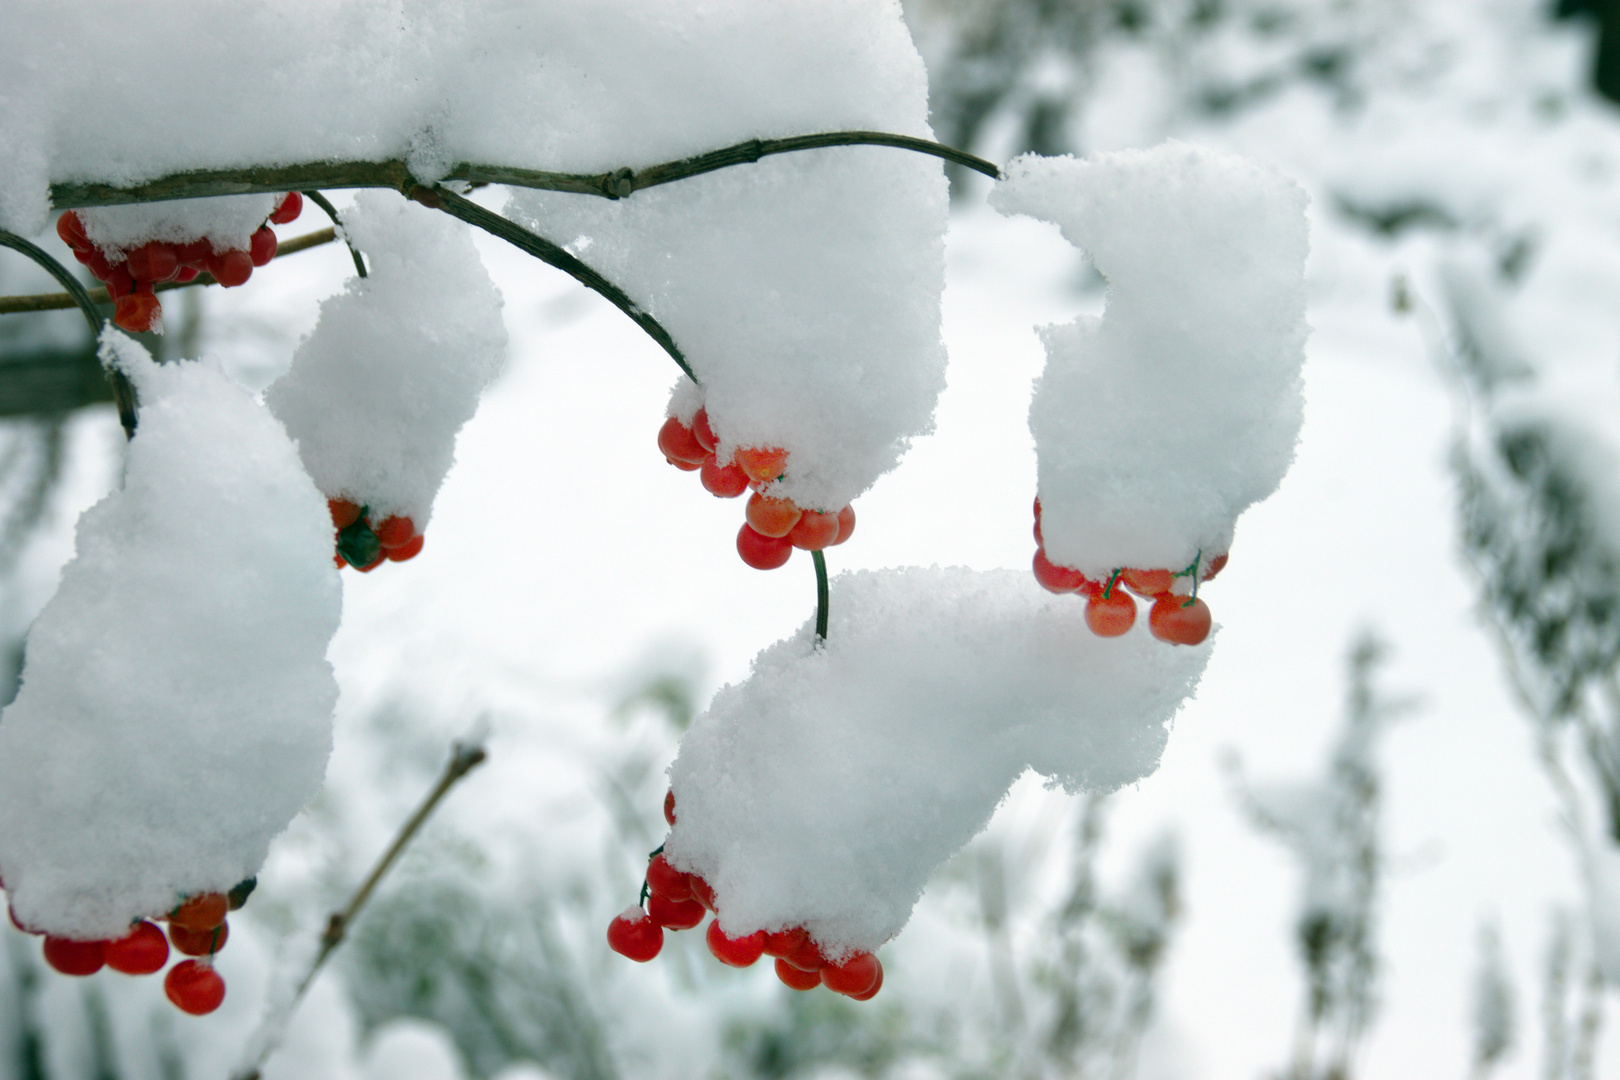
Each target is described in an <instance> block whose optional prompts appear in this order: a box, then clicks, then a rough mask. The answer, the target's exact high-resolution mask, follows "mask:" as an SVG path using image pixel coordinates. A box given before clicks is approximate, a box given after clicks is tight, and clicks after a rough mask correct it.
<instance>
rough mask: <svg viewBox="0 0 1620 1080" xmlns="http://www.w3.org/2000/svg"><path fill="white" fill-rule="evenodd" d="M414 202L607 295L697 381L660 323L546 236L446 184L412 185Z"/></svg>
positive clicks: (689, 376)
mask: <svg viewBox="0 0 1620 1080" xmlns="http://www.w3.org/2000/svg"><path fill="white" fill-rule="evenodd" d="M407 194H408V195H409V196H410V197H411V198H413V199H415V200H416V201H418V202H420V203H422V204H424V205H427V206H432V207H434V208H436V209H439V210H443V211H444V212H445V213H447V214H449V215H450V216H451V217H454V218H459V219H460V220H462V221H465V222H466V223H467V224H469V225H476V226H478V227H479V228H480V229H483V230H484V231H485V232H487V233H489V234H490V235H492V236H498V237H500V238H501V239H502V240H505V241H506V242H507V243H509V244H512V245H514V246H515V247H517V248H519V249H520V250H522V251H525V252H527V253H529V254H530V255H533V256H534V257H535V258H537V259H539V260H540V261H541V262H543V263H548V264H550V265H552V266H555V267H556V268H557V269H559V270H561V271H562V272H563V273H565V274H568V275H569V276H571V277H572V278H573V279H574V280H575V281H578V282H579V283H580V284H581V285H584V286H585V287H586V288H588V289H593V290H595V291H596V292H597V293H599V294H601V295H602V296H604V297H606V298H607V300H608V301H609V302H610V303H611V304H613V306H614V307H616V308H618V309H619V310H620V311H622V312H624V313H625V314H626V315H628V316H629V317H630V319H631V321H632V322H634V323H635V324H636V325H637V326H639V327H641V328H642V329H643V330H645V331H646V332H647V336H649V337H651V338H652V339H653V340H654V341H656V342H658V344H659V345H660V346H662V347H663V350H664V351H665V352H667V353H669V355H670V356H671V357H672V358H673V359H674V361H675V363H677V364H679V365H680V369H681V370H682V371H684V372H686V376H687V378H689V379H691V380H692V381H693V382H697V381H698V378H697V376H696V375H694V374H692V369H691V367H690V366H689V365H688V364H687V362H686V357H685V355H683V354H682V353H681V350H680V348H679V347H678V346H677V345H676V344H675V339H674V338H672V337H670V336H669V331H668V330H665V329H664V327H663V324H662V323H660V322H659V321H658V320H657V319H655V318H653V317H652V316H651V315H649V314H647V312H646V311H644V310H642V308H641V306H640V305H638V304H637V303H636V302H635V301H634V300H632V299H630V297H629V296H627V295H625V292H624V290H623V289H621V288H619V287H618V286H617V285H615V284H613V282H611V281H609V280H608V279H607V278H605V277H603V276H602V275H601V274H599V273H597V272H596V271H595V270H593V269H592V268H591V267H589V266H587V265H585V264H584V263H583V262H581V261H580V260H579V259H577V258H575V257H574V256H573V255H570V254H569V253H568V252H567V251H565V250H563V249H562V248H560V247H558V246H557V245H556V244H554V243H552V242H551V241H550V240H547V239H546V238H545V237H543V236H540V235H538V234H536V233H532V232H530V231H529V230H528V229H525V228H524V227H523V226H521V225H519V224H517V223H516V222H514V221H512V220H511V219H510V218H505V217H502V216H501V215H500V214H497V213H495V212H494V211H493V210H486V209H485V208H484V207H482V206H479V205H478V204H477V203H475V202H473V201H472V200H471V199H466V198H463V197H462V196H460V195H457V194H456V193H455V192H453V191H451V190H449V189H448V188H445V187H436V188H431V189H429V188H414V189H412V190H411V191H410V192H408V193H407Z"/></svg>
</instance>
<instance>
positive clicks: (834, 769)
mask: <svg viewBox="0 0 1620 1080" xmlns="http://www.w3.org/2000/svg"><path fill="white" fill-rule="evenodd" d="M1084 609H1085V605H1083V604H1076V603H1075V602H1074V599H1073V598H1072V597H1064V596H1054V595H1052V594H1050V593H1048V592H1046V591H1044V590H1043V589H1041V588H1040V587H1039V586H1038V585H1037V584H1036V583H1035V582H1034V581H1033V579H1031V578H1030V576H1029V575H1028V574H1027V573H1023V572H1018V571H1008V570H1002V571H992V572H988V573H985V572H978V571H973V570H967V569H963V568H951V569H943V570H942V569H939V568H937V567H935V568H933V569H928V570H924V569H901V570H885V571H863V572H860V573H853V574H843V575H840V576H839V577H838V578H836V579H835V580H834V581H833V583H832V608H831V610H832V618H831V623H830V626H829V628H828V634H827V640H826V643H825V647H824V648H817V647H815V645H814V638H813V630H812V628H811V626H810V625H808V624H807V625H806V626H805V627H804V628H803V629H801V630H800V631H799V633H798V634H796V635H795V636H793V637H791V638H788V639H787V640H785V641H781V642H778V643H777V644H775V645H773V646H771V647H770V648H769V649H767V650H765V651H764V652H763V653H761V654H760V655H759V656H758V657H757V658H756V659H755V661H754V665H753V671H752V673H751V675H750V676H749V678H748V679H747V681H745V682H743V683H740V684H734V685H731V686H727V687H725V688H724V689H722V690H721V691H720V692H719V693H718V694H716V695H715V698H714V701H713V702H712V703H711V704H710V706H709V708H708V710H707V711H706V712H705V713H704V714H703V715H702V716H701V717H700V718H699V719H698V720H697V722H696V723H695V724H693V726H692V728H691V730H690V731H689V732H688V733H687V735H686V737H685V738H684V739H683V740H682V743H681V750H680V756H679V757H678V758H677V759H676V761H675V763H674V765H673V766H671V768H670V779H671V783H672V786H673V789H674V792H675V805H676V808H677V809H676V815H677V816H676V825H675V828H674V830H673V832H672V833H671V835H670V839H669V841H668V845H667V847H666V848H665V854H666V855H667V856H668V858H669V861H670V863H671V864H672V865H674V866H675V867H676V868H677V869H680V870H684V871H687V872H691V873H696V874H699V875H701V876H702V877H703V878H704V879H705V880H707V881H708V882H709V883H710V884H711V885H712V886H713V887H714V890H715V893H716V896H717V897H718V900H719V908H720V923H721V926H722V927H723V928H724V929H725V932H726V933H728V934H732V935H733V936H735V935H739V934H744V933H749V932H752V931H754V930H758V929H768V930H777V929H783V928H785V927H790V926H804V927H806V928H807V929H808V930H809V931H810V932H811V934H812V936H813V937H815V938H816V940H817V941H818V942H819V943H820V944H821V945H822V947H823V948H824V949H826V950H828V951H830V952H832V953H840V952H845V951H848V950H856V949H859V950H868V951H870V950H873V949H876V948H877V947H878V946H879V945H881V944H882V943H883V942H884V941H886V940H888V939H889V938H890V937H892V936H893V935H894V934H896V933H898V932H899V930H900V928H901V927H902V926H904V925H905V922H906V920H907V918H908V917H909V916H910V913H911V908H912V905H913V904H914V903H915V902H916V900H917V898H918V896H919V895H921V893H922V889H923V885H924V883H925V882H926V881H927V879H928V876H929V874H930V873H931V872H932V871H933V870H934V868H935V867H937V866H938V865H939V864H940V863H942V862H944V861H945V860H946V859H947V858H949V857H950V856H951V855H952V854H953V853H955V852H956V851H957V850H958V849H960V848H961V847H962V845H963V844H965V843H966V842H967V841H968V840H969V839H971V838H972V837H973V836H974V834H976V833H977V832H979V831H980V830H981V829H983V828H984V826H985V824H986V822H987V821H988V820H989V819H990V815H991V813H992V812H993V811H994V810H995V808H996V806H997V805H998V804H999V803H1000V801H1001V799H1002V797H1003V796H1004V795H1005V794H1006V793H1007V790H1008V788H1009V787H1010V786H1011V785H1012V783H1013V781H1014V780H1016V779H1017V778H1018V777H1019V776H1020V775H1021V774H1022V773H1023V772H1024V770H1025V769H1034V770H1036V771H1037V772H1039V773H1041V774H1042V775H1044V776H1046V777H1048V778H1050V779H1051V780H1052V781H1053V782H1055V783H1059V784H1062V785H1063V786H1064V787H1065V788H1067V789H1068V790H1070V791H1104V792H1105V791H1112V790H1114V789H1115V788H1118V787H1119V786H1120V785H1122V784H1128V783H1131V782H1133V781H1136V780H1139V779H1141V778H1142V777H1144V776H1147V775H1149V774H1150V773H1152V772H1153V771H1154V770H1155V769H1156V768H1157V767H1158V762H1159V755H1160V753H1161V752H1162V750H1163V748H1164V745H1165V740H1166V738H1167V736H1168V724H1169V721H1170V718H1171V717H1172V716H1173V715H1174V713H1175V712H1176V709H1177V708H1178V707H1179V706H1180V705H1181V703H1182V701H1183V700H1184V699H1185V698H1186V697H1187V696H1188V695H1189V694H1191V693H1192V691H1193V689H1194V687H1195V685H1196V684H1197V681H1198V679H1199V676H1200V675H1201V674H1202V672H1203V668H1204V664H1205V661H1206V660H1207V658H1208V656H1209V646H1208V645H1202V646H1197V647H1192V648H1177V649H1167V648H1165V647H1164V646H1163V644H1162V643H1160V642H1157V641H1154V640H1152V639H1151V638H1150V637H1149V636H1148V635H1146V634H1133V635H1127V636H1126V637H1123V638H1116V639H1103V638H1099V637H1097V636H1096V635H1094V634H1092V633H1091V631H1090V630H1089V629H1087V627H1086V622H1085V610H1084Z"/></svg>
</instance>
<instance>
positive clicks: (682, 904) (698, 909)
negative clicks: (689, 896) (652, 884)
mask: <svg viewBox="0 0 1620 1080" xmlns="http://www.w3.org/2000/svg"><path fill="white" fill-rule="evenodd" d="M708 914H709V911H708V909H707V908H705V907H704V906H703V905H702V904H700V903H698V902H697V901H696V900H667V899H665V898H664V897H662V896H659V895H658V894H657V893H651V894H649V895H648V897H647V916H648V918H650V919H652V921H653V922H655V923H657V924H658V925H659V926H662V927H663V928H664V929H666V930H690V929H692V927H694V926H696V925H698V924H699V923H701V922H702V921H703V920H704V919H705V918H707V917H708Z"/></svg>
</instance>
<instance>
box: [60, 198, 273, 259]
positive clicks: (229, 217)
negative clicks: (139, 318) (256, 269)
mask: <svg viewBox="0 0 1620 1080" xmlns="http://www.w3.org/2000/svg"><path fill="white" fill-rule="evenodd" d="M280 199H281V196H279V195H226V196H221V197H219V198H212V199H172V200H169V201H167V202H156V203H137V204H134V205H131V206H101V207H86V208H85V209H83V210H79V211H78V215H79V220H80V221H81V222H83V223H84V234H85V236H86V237H88V238H89V240H90V242H91V243H92V244H94V245H96V247H97V248H99V249H100V250H101V251H103V252H105V253H107V257H108V261H109V262H112V263H120V262H123V261H124V252H126V251H128V250H130V249H132V248H136V247H139V246H141V245H142V244H144V243H146V242H147V241H148V240H161V241H162V242H163V243H165V244H186V243H190V242H191V241H193V240H207V241H209V242H210V244H211V245H212V246H213V249H214V250H215V251H216V252H225V251H246V250H248V245H249V244H250V243H251V242H252V239H253V232H254V230H255V229H257V228H259V226H261V225H263V224H264V221H265V218H267V217H269V216H270V212H271V211H272V210H274V209H275V208H276V204H277V202H279V201H280Z"/></svg>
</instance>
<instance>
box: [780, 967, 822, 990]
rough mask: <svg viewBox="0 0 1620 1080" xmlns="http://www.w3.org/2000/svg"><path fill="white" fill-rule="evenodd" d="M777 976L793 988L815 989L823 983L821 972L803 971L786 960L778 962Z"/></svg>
mask: <svg viewBox="0 0 1620 1080" xmlns="http://www.w3.org/2000/svg"><path fill="white" fill-rule="evenodd" d="M776 977H777V978H778V979H781V980H782V982H783V983H785V984H786V985H787V986H788V987H789V988H790V989H793V990H814V989H815V988H816V987H818V986H820V985H821V972H819V971H802V970H800V969H799V968H796V967H794V966H793V965H792V964H790V963H788V962H787V961H786V960H778V961H777V962H776Z"/></svg>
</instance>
